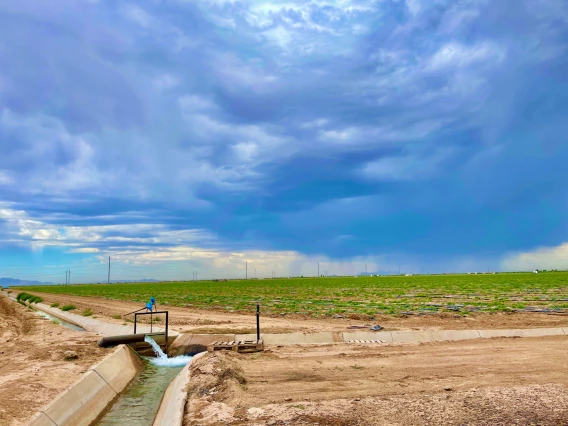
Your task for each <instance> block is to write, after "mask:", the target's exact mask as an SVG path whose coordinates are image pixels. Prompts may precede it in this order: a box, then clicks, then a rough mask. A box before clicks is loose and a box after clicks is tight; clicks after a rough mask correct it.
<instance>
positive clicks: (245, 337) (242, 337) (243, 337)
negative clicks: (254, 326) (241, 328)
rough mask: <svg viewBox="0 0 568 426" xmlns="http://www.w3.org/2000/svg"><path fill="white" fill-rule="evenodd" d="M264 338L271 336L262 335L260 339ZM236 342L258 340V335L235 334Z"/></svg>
mask: <svg viewBox="0 0 568 426" xmlns="http://www.w3.org/2000/svg"><path fill="white" fill-rule="evenodd" d="M264 336H269V335H268V334H261V335H260V338H261V339H263V338H264ZM234 340H256V334H235V339H234Z"/></svg>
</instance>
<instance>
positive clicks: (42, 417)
mask: <svg viewBox="0 0 568 426" xmlns="http://www.w3.org/2000/svg"><path fill="white" fill-rule="evenodd" d="M29 426H57V425H56V424H55V423H53V421H52V420H51V419H50V418H49V417H47V415H46V414H45V413H41V412H40V413H36V415H35V416H34V417H33V418H32V419H31V421H30V423H29Z"/></svg>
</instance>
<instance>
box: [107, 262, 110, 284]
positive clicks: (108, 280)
mask: <svg viewBox="0 0 568 426" xmlns="http://www.w3.org/2000/svg"><path fill="white" fill-rule="evenodd" d="M107 284H110V256H109V257H108V279H107Z"/></svg>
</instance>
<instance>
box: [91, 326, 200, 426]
mask: <svg viewBox="0 0 568 426" xmlns="http://www.w3.org/2000/svg"><path fill="white" fill-rule="evenodd" d="M145 341H146V342H147V343H150V344H151V345H152V348H153V349H154V352H155V353H156V357H155V358H152V357H142V358H143V360H144V370H143V371H142V373H140V375H139V376H138V377H137V378H136V379H135V380H134V381H133V382H132V383H131V384H130V386H129V387H128V389H127V390H126V391H125V392H124V393H123V394H122V395H121V396H120V397H119V398H118V400H117V401H116V402H115V404H114V405H113V406H112V408H111V409H110V410H109V411H108V412H107V413H106V414H105V415H104V416H103V418H102V419H101V420H100V421H99V423H98V426H119V425H120V426H122V425H129V426H151V425H152V424H153V422H154V417H155V416H156V413H157V412H158V408H159V407H160V402H161V401H162V396H163V395H164V392H165V391H166V389H167V388H168V386H169V384H170V383H171V382H172V380H173V379H174V378H175V377H176V376H177V375H178V374H179V372H180V371H181V370H182V368H183V367H184V366H185V365H186V364H187V363H188V362H190V361H191V358H192V357H191V356H177V357H174V358H168V356H167V355H166V354H165V353H164V352H163V351H162V349H161V348H160V346H159V345H158V344H157V343H156V342H154V340H152V338H151V337H148V336H146V339H145Z"/></svg>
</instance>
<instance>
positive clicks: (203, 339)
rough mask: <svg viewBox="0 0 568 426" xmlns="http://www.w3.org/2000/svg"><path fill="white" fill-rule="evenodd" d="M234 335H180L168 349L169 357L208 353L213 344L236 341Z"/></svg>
mask: <svg viewBox="0 0 568 426" xmlns="http://www.w3.org/2000/svg"><path fill="white" fill-rule="evenodd" d="M235 338H236V336H235V335H234V334H190V333H183V334H180V335H179V336H178V337H177V338H176V340H175V341H174V342H173V343H172V344H171V345H170V346H169V347H168V355H169V356H178V355H185V354H188V353H189V354H192V353H195V352H199V351H206V350H207V345H209V344H210V343H213V342H231V341H233V340H235Z"/></svg>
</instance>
